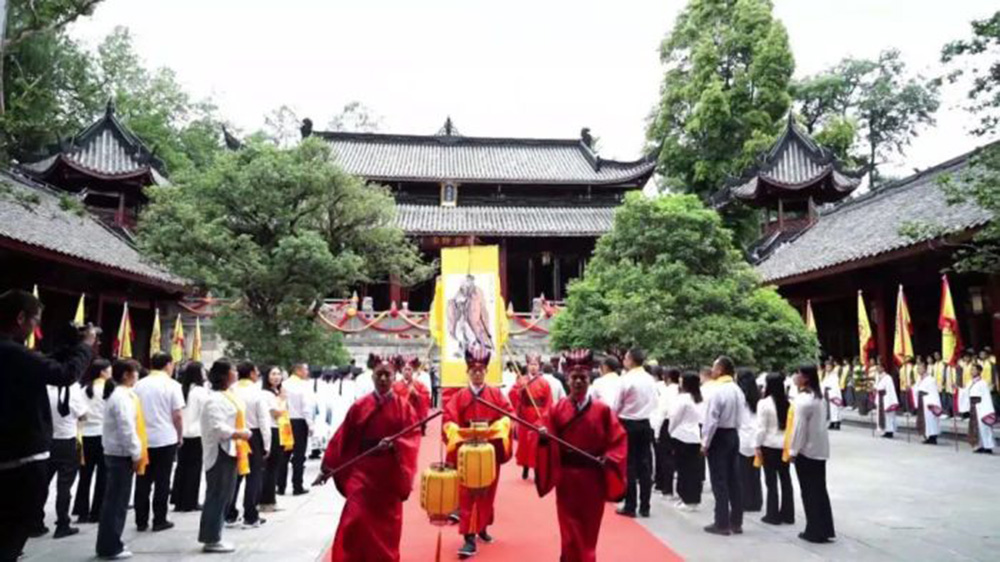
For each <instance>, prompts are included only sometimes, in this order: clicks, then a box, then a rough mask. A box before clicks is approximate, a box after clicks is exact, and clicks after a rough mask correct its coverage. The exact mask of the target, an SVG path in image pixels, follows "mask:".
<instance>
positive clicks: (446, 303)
mask: <svg viewBox="0 0 1000 562" xmlns="http://www.w3.org/2000/svg"><path fill="white" fill-rule="evenodd" d="M499 271H500V250H499V248H498V247H497V246H467V247H459V248H444V249H442V250H441V276H440V277H439V278H438V281H437V286H436V288H435V292H434V303H433V304H432V305H431V322H430V325H431V333H432V335H433V336H434V339H435V340H436V341H437V344H438V348H439V349H440V352H441V386H442V387H445V388H456V387H462V386H465V385H466V384H467V383H468V377H467V376H466V370H465V352H466V350H468V349H472V348H475V347H480V348H485V349H487V350H489V351H490V353H491V355H492V356H491V357H490V365H489V369H487V371H486V381H487V382H488V383H490V384H500V382H501V377H500V371H501V364H502V361H503V360H502V358H501V350H502V349H503V346H504V344H505V343H506V341H507V331H508V326H507V314H506V304H505V303H504V300H503V294H502V293H501V288H500V274H499Z"/></svg>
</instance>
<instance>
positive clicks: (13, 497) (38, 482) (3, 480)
mask: <svg viewBox="0 0 1000 562" xmlns="http://www.w3.org/2000/svg"><path fill="white" fill-rule="evenodd" d="M48 478H49V466H48V461H44V460H42V461H34V462H29V463H27V464H22V465H21V466H18V467H16V468H9V469H6V470H0V490H2V493H0V562H13V561H14V560H17V558H18V555H20V553H21V551H22V550H23V549H24V543H26V542H28V533H30V532H31V531H32V530H34V527H35V526H36V525H37V524H38V519H37V515H36V514H37V513H38V512H39V511H43V510H44V509H45V490H46V489H47V488H48Z"/></svg>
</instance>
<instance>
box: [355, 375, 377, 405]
mask: <svg viewBox="0 0 1000 562" xmlns="http://www.w3.org/2000/svg"><path fill="white" fill-rule="evenodd" d="M354 388H355V392H354V397H355V400H360V399H362V398H364V397H365V396H368V395H369V394H371V393H372V392H375V377H373V376H372V372H371V371H370V370H368V369H365V370H364V371H362V372H361V374H360V375H358V376H356V377H354Z"/></svg>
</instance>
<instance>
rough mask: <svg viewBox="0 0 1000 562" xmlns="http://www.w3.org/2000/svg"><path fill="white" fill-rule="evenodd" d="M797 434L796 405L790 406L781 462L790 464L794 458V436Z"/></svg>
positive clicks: (786, 420)
mask: <svg viewBox="0 0 1000 562" xmlns="http://www.w3.org/2000/svg"><path fill="white" fill-rule="evenodd" d="M794 432H795V404H789V405H788V417H787V418H785V443H784V445H782V447H781V460H783V461H785V462H788V461H789V460H790V459H791V458H792V452H791V451H792V434H793V433H794Z"/></svg>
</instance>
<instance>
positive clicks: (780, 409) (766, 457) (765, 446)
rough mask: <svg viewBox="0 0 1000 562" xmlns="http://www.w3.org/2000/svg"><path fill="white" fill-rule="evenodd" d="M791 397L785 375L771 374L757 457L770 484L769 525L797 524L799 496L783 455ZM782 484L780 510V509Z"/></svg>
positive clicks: (760, 416) (760, 407)
mask: <svg viewBox="0 0 1000 562" xmlns="http://www.w3.org/2000/svg"><path fill="white" fill-rule="evenodd" d="M789 405H790V404H789V402H788V394H787V393H785V376H784V375H783V374H781V373H771V374H769V375H767V378H766V379H765V380H764V398H762V399H761V401H760V402H758V403H757V425H758V427H757V435H756V439H755V444H756V446H757V455H758V456H760V458H761V459H762V460H763V462H764V482H765V484H767V504H766V511H765V512H764V517H763V518H762V519H761V521H763V522H764V523H767V524H769V525H781V524H782V523H787V524H789V525H791V524H794V523H795V496H794V494H793V491H792V476H791V473H790V472H789V470H788V463H786V462H785V461H784V460H783V459H782V458H781V454H782V451H783V449H784V447H785V427H786V424H787V423H788V409H789ZM779 482H780V491H781V493H780V507H779V493H778V491H779Z"/></svg>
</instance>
